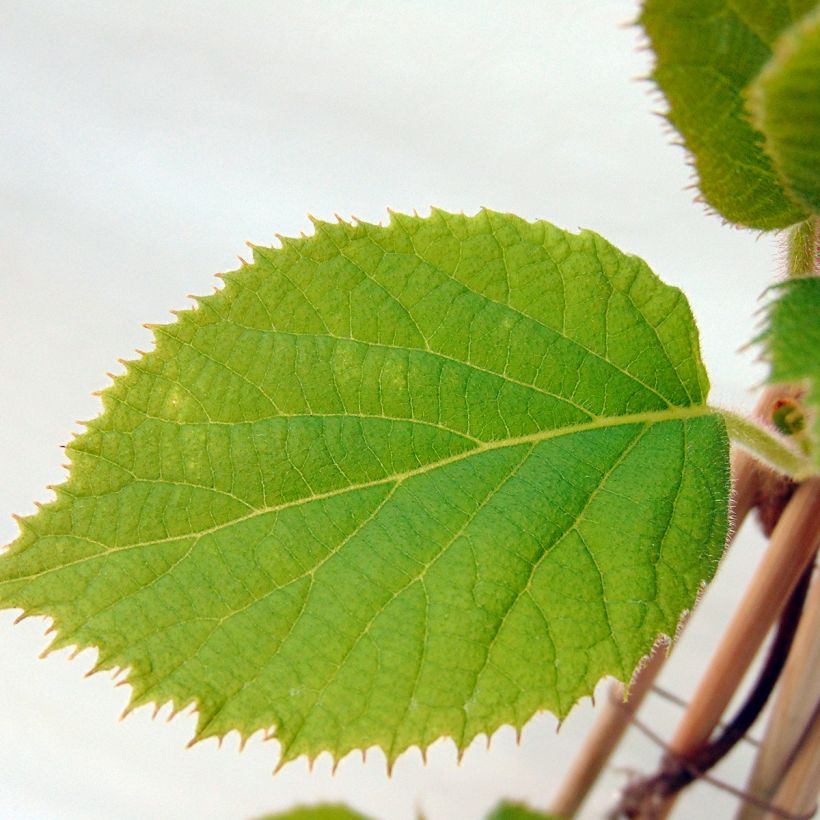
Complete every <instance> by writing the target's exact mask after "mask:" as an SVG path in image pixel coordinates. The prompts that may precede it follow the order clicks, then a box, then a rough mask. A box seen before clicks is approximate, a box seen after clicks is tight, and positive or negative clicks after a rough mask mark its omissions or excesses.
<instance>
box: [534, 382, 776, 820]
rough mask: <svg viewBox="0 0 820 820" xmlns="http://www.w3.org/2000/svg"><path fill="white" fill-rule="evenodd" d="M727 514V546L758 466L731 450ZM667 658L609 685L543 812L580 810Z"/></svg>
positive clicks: (750, 496) (749, 501)
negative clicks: (729, 511)
mask: <svg viewBox="0 0 820 820" xmlns="http://www.w3.org/2000/svg"><path fill="white" fill-rule="evenodd" d="M772 400H773V399H772V396H771V395H769V394H768V393H767V394H766V395H764V396H763V397H762V398H761V401H760V403H759V405H758V410H759V411H765V409H767V408H769V407H770V406H771V403H772ZM732 475H733V476H734V487H733V515H732V519H731V523H730V532H729V538H728V543H729V544H731V542H732V541H733V540H734V537H735V534H736V533H737V530H738V529H740V525H741V524H742V523H743V521H744V520H745V518H746V516H747V515H748V514H749V512H750V511H751V509H752V507H753V506H754V504H755V499H756V498H757V495H758V489H759V475H758V467H757V463H756V462H755V460H754V459H753V458H752V457H751V456H750V455H749V454H748V453H746V452H744V451H742V450H736V451H735V452H734V453H733V454H732ZM667 657H668V648H667V647H666V646H662V645H660V644H656V645H655V649H654V650H653V652H652V654H651V655H650V657H649V659H648V660H647V662H646V663H645V664H644V665H643V666H642V667H641V668H640V669H639V670H638V671H637V673H636V674H635V677H634V678H633V679H632V684H631V685H630V687H629V691H628V693H627V692H626V690H625V689H624V686H623V684H622V683H620V682H619V681H614V682H613V683H612V684H611V685H610V687H609V690H608V696H607V698H606V700H605V701H604V703H603V704H602V705H601V711H600V712H599V714H598V717H597V719H596V721H595V724H594V725H593V727H592V730H591V731H590V733H589V734H588V735H587V737H586V739H585V740H584V745H583V746H582V748H581V751H580V752H579V754H578V756H577V757H576V758H575V761H574V762H573V765H572V768H571V769H570V770H569V772H568V773H567V776H566V777H565V778H564V781H563V783H562V784H561V787H560V789H559V791H558V793H557V794H556V795H555V797H554V798H553V801H552V803H551V804H550V808H549V813H550V814H553V815H555V816H556V817H573V816H574V815H575V814H576V813H577V811H578V810H579V809H580V808H581V805H582V804H583V802H584V800H585V799H586V797H587V795H588V794H589V792H590V790H591V789H592V786H593V785H594V784H595V781H596V780H597V779H598V777H599V776H600V774H601V772H602V771H603V769H604V767H605V766H606V764H607V761H608V760H609V758H610V757H611V756H612V753H613V752H614V751H615V749H616V748H617V746H618V744H619V743H620V742H621V738H622V737H623V735H624V733H625V732H626V730H627V729H628V728H629V725H630V723H631V722H632V716H633V715H634V714H636V713H637V711H638V709H639V708H640V706H641V704H642V703H643V700H644V698H645V697H646V695H647V694H648V693H649V692H650V691H651V689H652V686H653V685H654V683H655V680H656V679H657V677H658V675H659V674H660V671H661V669H663V665H664V664H665V663H666V658H667Z"/></svg>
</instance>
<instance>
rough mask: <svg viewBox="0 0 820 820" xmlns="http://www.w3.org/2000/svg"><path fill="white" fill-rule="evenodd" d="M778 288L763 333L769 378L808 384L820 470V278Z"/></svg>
mask: <svg viewBox="0 0 820 820" xmlns="http://www.w3.org/2000/svg"><path fill="white" fill-rule="evenodd" d="M779 290H780V291H781V292H780V295H779V296H778V298H777V299H776V300H775V301H774V302H772V304H771V306H770V307H769V324H768V327H767V329H766V331H765V333H764V334H763V336H762V341H763V342H764V344H765V347H766V356H767V358H768V360H769V363H770V365H771V371H770V373H769V381H770V382H772V383H773V384H783V383H789V382H805V383H806V386H807V392H806V397H805V402H806V404H807V405H808V407H809V411H810V413H811V417H812V419H811V427H810V433H811V438H812V440H813V447H812V459H813V461H814V464H815V466H816V467H817V468H818V470H820V278H817V277H814V276H807V277H803V278H800V279H790V280H789V281H787V282H784V283H783V284H782V285H781V286H780V288H779Z"/></svg>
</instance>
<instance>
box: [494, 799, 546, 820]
mask: <svg viewBox="0 0 820 820" xmlns="http://www.w3.org/2000/svg"><path fill="white" fill-rule="evenodd" d="M554 818H555V815H552V814H545V813H544V812H540V811H535V810H534V809H531V808H530V807H529V806H528V805H526V804H525V803H508V802H504V803H500V804H499V805H498V806H496V808H495V809H494V810H493V811H492V812H490V814H488V815H487V820H554Z"/></svg>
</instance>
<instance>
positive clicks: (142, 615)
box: [0, 211, 728, 761]
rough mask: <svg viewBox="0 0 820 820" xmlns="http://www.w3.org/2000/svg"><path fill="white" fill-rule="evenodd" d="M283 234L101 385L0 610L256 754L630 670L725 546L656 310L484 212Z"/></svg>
mask: <svg viewBox="0 0 820 820" xmlns="http://www.w3.org/2000/svg"><path fill="white" fill-rule="evenodd" d="M282 243H283V245H282V247H281V249H267V248H255V249H254V263H253V264H252V265H246V266H244V267H243V268H241V269H240V270H238V271H236V272H234V273H230V274H227V275H225V277H224V281H225V287H224V289H222V290H221V291H219V292H217V293H216V294H214V295H212V296H208V297H205V298H202V299H199V300H197V303H198V304H197V307H196V309H194V310H191V311H185V312H181V313H180V314H179V315H178V320H177V321H176V322H175V323H174V324H171V325H167V326H162V327H157V328H156V337H157V344H156V349H155V350H154V351H153V352H151V353H148V354H145V355H143V356H142V358H140V359H139V360H137V361H133V362H130V363H128V365H127V372H126V373H125V374H124V375H123V376H120V377H119V378H117V379H116V381H115V384H114V385H113V386H112V387H110V388H109V389H108V390H106V391H105V392H104V393H103V406H104V413H103V415H102V416H100V417H99V418H98V419H96V420H95V421H93V422H91V423H90V424H89V426H88V430H87V432H85V433H84V434H83V435H81V436H79V437H78V438H77V439H76V440H74V441H73V442H72V443H71V444H70V445H69V446H68V447H67V452H68V455H69V458H70V459H71V462H72V466H71V472H70V477H69V480H68V482H67V483H66V484H64V485H62V486H61V487H58V488H57V489H56V493H57V497H56V500H55V501H53V502H51V503H50V504H47V505H46V506H44V507H43V508H42V509H41V510H40V511H39V512H38V514H37V515H35V516H34V517H32V518H30V519H26V520H24V521H23V522H22V534H21V536H20V538H19V539H18V540H17V541H16V542H15V543H14V544H13V545H12V547H11V549H10V551H9V552H8V553H7V554H6V555H4V556H2V557H0V605H5V606H7V607H20V608H22V609H24V610H25V611H26V612H28V613H31V614H43V615H49V616H51V617H52V618H53V619H54V626H55V629H56V631H57V637H56V638H55V640H54V643H53V646H54V647H63V646H68V645H76V646H79V647H89V646H93V647H99V651H100V658H99V667H100V668H111V667H122V668H126V669H128V670H129V671H128V677H127V680H128V682H129V683H130V685H131V687H132V689H133V693H132V695H133V700H132V703H133V704H134V705H140V704H144V703H148V702H157V703H165V702H167V701H172V702H173V703H174V704H175V706H176V707H183V706H185V705H187V704H190V703H194V704H195V705H196V708H197V709H198V711H199V723H198V730H197V738H200V739H201V738H205V737H211V736H222V735H224V734H226V733H227V732H230V731H231V730H238V731H239V732H240V734H241V735H242V736H244V737H247V736H249V735H251V734H252V733H254V732H255V731H257V730H260V729H261V730H265V731H266V732H268V733H270V734H271V735H274V734H275V737H276V738H277V739H278V740H279V741H280V743H281V744H282V758H281V759H282V761H286V760H289V759H291V758H294V757H296V756H298V755H300V754H307V755H310V756H316V755H318V754H319V753H320V752H322V751H324V750H328V751H330V752H331V753H332V754H333V755H335V756H336V757H339V756H341V755H344V754H345V753H346V752H348V751H349V750H351V749H354V748H363V747H368V746H371V745H375V744H378V745H379V746H381V747H382V748H383V749H384V750H385V752H386V754H387V757H388V759H389V760H390V761H392V760H393V759H395V757H396V756H397V755H398V754H399V753H400V752H401V751H402V750H404V749H406V748H408V747H409V746H413V745H418V746H421V747H426V746H427V745H428V744H430V743H432V742H433V741H435V740H436V739H438V738H439V737H441V736H443V735H449V736H450V737H453V738H454V739H455V740H456V743H457V745H458V747H459V748H460V749H463V748H465V747H466V745H467V744H468V743H469V742H470V740H471V739H472V738H474V737H475V736H476V735H478V734H480V733H490V732H493V731H494V730H495V729H497V728H498V727H499V726H501V725H502V724H507V723H509V724H512V725H514V726H516V727H521V726H522V725H523V724H524V723H525V722H526V721H527V720H529V718H530V717H531V716H532V715H533V714H534V713H535V712H537V711H538V710H541V709H549V710H551V711H552V712H554V713H556V714H558V715H565V714H566V713H567V712H568V711H569V710H570V709H571V708H572V706H573V704H574V703H576V701H577V700H578V699H579V698H580V697H583V696H585V695H589V694H590V693H591V692H592V690H593V688H594V686H595V684H596V682H597V681H598V680H599V679H600V678H601V677H602V676H604V675H609V674H612V675H616V676H617V677H618V678H620V679H621V680H629V678H630V676H631V675H632V672H633V670H634V669H635V666H636V664H637V663H638V662H639V661H640V659H641V658H642V656H644V655H645V654H647V653H648V652H649V651H650V649H651V647H652V645H653V643H654V641H655V639H656V637H657V636H658V635H659V634H660V633H665V634H667V635H674V634H675V631H676V629H677V625H678V621H679V619H680V616H681V613H682V612H683V611H684V610H687V609H688V608H689V607H691V606H692V604H693V602H694V600H695V598H696V596H697V595H698V592H699V590H700V588H701V586H702V584H703V582H704V581H706V580H708V579H709V578H710V577H711V575H712V573H713V572H714V569H715V566H716V564H717V561H718V560H719V558H720V555H721V553H722V550H723V545H724V538H725V535H726V526H727V494H728V458H727V440H726V434H725V428H724V424H723V421H722V420H721V419H720V418H719V417H718V416H716V415H715V414H714V413H713V412H712V411H711V410H710V409H709V408H708V407H707V406H706V394H707V391H708V381H707V379H706V374H705V372H704V370H703V366H702V364H701V361H700V357H699V352H698V342H697V332H696V328H695V324H694V322H693V319H692V315H691V313H690V310H689V307H688V305H687V303H686V300H685V298H684V297H683V295H682V294H681V293H680V291H678V290H677V289H675V288H671V287H668V286H666V285H664V284H663V283H661V282H660V281H659V280H658V278H657V277H656V276H655V275H654V274H653V273H652V272H651V271H650V270H649V268H648V267H647V266H646V264H645V263H643V262H642V261H641V260H639V259H637V258H635V257H633V256H627V255H625V254H623V253H621V252H620V251H618V250H616V249H615V248H614V247H613V246H612V245H610V244H609V243H607V242H605V241H604V240H603V239H602V238H601V237H599V236H597V235H596V234H594V233H591V232H589V231H584V232H582V233H580V234H579V235H574V234H570V233H566V232H564V231H561V230H559V229H558V228H555V227H554V226H552V225H550V224H548V223H546V222H535V223H528V222H525V221H524V220H521V219H518V218H516V217H513V216H509V215H504V214H498V213H493V212H490V211H484V212H482V213H480V214H479V215H477V216H475V217H465V216H455V215H452V214H447V213H443V212H441V211H434V212H433V214H432V216H431V217H429V218H427V219H421V218H418V217H407V216H402V215H398V214H397V215H394V216H393V218H392V220H391V223H390V225H389V226H388V227H380V226H375V225H368V224H364V223H359V224H356V225H347V224H344V223H340V224H337V225H330V224H325V223H317V225H316V233H315V235H314V236H311V237H306V238H302V239H295V240H294V239H283V240H282Z"/></svg>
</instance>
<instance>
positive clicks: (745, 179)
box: [640, 0, 815, 230]
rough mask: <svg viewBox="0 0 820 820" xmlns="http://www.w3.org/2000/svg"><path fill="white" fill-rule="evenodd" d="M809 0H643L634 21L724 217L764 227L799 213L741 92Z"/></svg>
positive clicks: (704, 184) (674, 119)
mask: <svg viewBox="0 0 820 820" xmlns="http://www.w3.org/2000/svg"><path fill="white" fill-rule="evenodd" d="M814 5H815V0H798V2H793V3H786V2H785V0H767V1H766V2H760V0H734V1H733V2H729V0H646V2H645V3H644V6H643V10H642V13H641V16H640V23H641V25H642V26H643V28H644V30H645V31H646V33H647V35H648V36H649V39H650V42H651V45H652V49H653V51H654V52H655V58H656V61H655V68H654V71H653V74H652V78H653V79H654V80H655V82H656V83H657V84H658V86H659V87H660V89H661V91H663V93H664V95H665V96H666V99H667V101H668V104H669V113H668V118H669V121H670V122H671V123H672V125H673V126H674V127H675V128H676V129H677V130H678V131H679V132H680V133H681V135H682V136H683V139H684V142H685V144H686V147H687V149H688V150H689V151H690V153H691V154H692V156H693V159H694V164H695V169H696V172H697V175H698V180H699V186H700V190H701V193H702V195H703V197H704V199H705V200H706V201H707V202H708V204H709V205H710V206H711V207H712V208H714V209H715V210H716V211H718V212H719V213H720V214H721V215H722V216H723V217H724V218H725V219H727V220H728V221H729V222H734V223H737V224H739V225H746V226H749V227H752V228H762V229H764V230H769V229H772V228H783V227H786V226H788V225H792V224H794V223H795V222H799V221H800V220H801V219H804V218H805V214H804V212H803V209H802V207H801V206H800V205H798V204H797V203H795V202H794V201H792V199H791V198H790V197H789V196H788V195H787V194H786V192H785V191H784V190H783V189H782V187H781V182H780V179H779V178H778V175H777V173H776V171H775V169H774V168H773V166H772V162H771V159H770V158H769V157H768V156H767V154H766V153H765V151H764V149H763V138H762V135H761V134H760V133H759V132H758V131H757V130H756V129H755V128H754V127H753V126H752V124H751V122H750V121H749V117H748V114H747V111H746V109H745V105H744V89H745V88H746V86H747V85H748V84H749V82H751V80H753V79H754V78H755V76H757V74H758V73H759V71H760V69H761V68H762V67H763V66H764V65H765V63H766V62H767V61H768V60H769V58H770V57H771V53H772V44H773V42H774V38H775V37H776V35H777V34H778V33H779V32H780V30H781V29H782V28H783V27H785V26H786V25H788V24H789V23H791V22H792V21H793V20H794V19H797V18H798V17H799V15H800V14H802V13H804V12H806V11H808V10H809V9H810V8H812V7H813V6H814Z"/></svg>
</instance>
